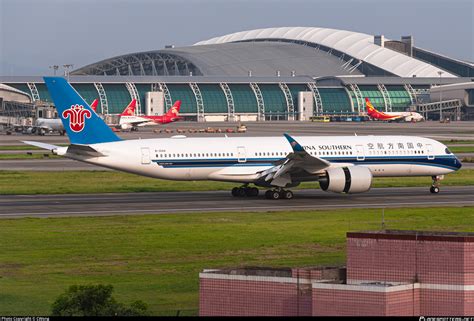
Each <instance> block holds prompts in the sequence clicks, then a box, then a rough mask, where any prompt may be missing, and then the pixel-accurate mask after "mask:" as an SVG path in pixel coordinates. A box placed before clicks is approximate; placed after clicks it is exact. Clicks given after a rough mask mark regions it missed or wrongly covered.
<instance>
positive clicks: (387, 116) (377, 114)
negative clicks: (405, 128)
mask: <svg viewBox="0 0 474 321" xmlns="http://www.w3.org/2000/svg"><path fill="white" fill-rule="evenodd" d="M365 108H366V109H367V115H369V117H371V118H372V119H376V120H385V121H400V120H402V121H407V122H418V121H423V120H425V118H424V117H423V116H421V114H419V113H417V112H414V111H404V112H382V111H378V110H377V109H376V108H375V107H374V105H372V103H371V102H370V100H369V98H367V97H365Z"/></svg>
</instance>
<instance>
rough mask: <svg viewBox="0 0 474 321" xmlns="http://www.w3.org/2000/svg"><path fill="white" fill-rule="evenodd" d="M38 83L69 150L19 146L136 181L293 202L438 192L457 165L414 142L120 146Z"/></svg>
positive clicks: (282, 140)
mask: <svg viewBox="0 0 474 321" xmlns="http://www.w3.org/2000/svg"><path fill="white" fill-rule="evenodd" d="M44 81H45V83H46V86H47V88H48V90H49V92H50V95H51V97H52V99H53V101H54V103H55V105H56V108H57V109H58V112H59V115H60V117H61V119H62V121H63V123H64V127H65V128H66V132H67V135H68V137H69V140H70V145H69V146H66V147H62V146H56V145H52V144H46V143H42V142H33V141H24V143H26V144H29V145H33V146H37V147H40V148H43V149H48V150H50V151H52V153H53V154H56V155H60V156H64V157H67V158H71V159H74V160H78V161H82V162H86V163H89V164H94V165H98V166H102V167H106V168H111V169H116V170H120V171H124V172H128V173H134V174H138V175H142V176H148V177H154V178H160V179H168V180H178V181H190V180H192V181H199V180H203V181H204V180H213V181H225V182H234V183H239V184H241V186H240V187H234V188H233V189H232V193H231V194H232V195H233V196H235V197H243V196H249V197H250V196H257V195H258V194H259V189H258V188H257V187H251V186H250V184H254V185H255V186H258V187H265V188H268V190H267V191H266V193H265V197H266V198H268V199H274V200H276V199H292V198H293V192H292V191H291V190H288V189H287V188H291V187H295V186H297V185H299V184H300V183H301V182H308V181H318V182H319V184H320V186H321V188H322V190H324V191H329V192H334V193H341V194H353V193H363V192H367V191H368V190H370V188H371V185H372V181H373V178H374V177H395V176H402V177H408V176H431V177H432V179H433V183H432V185H431V188H430V192H431V193H439V191H440V181H441V180H442V179H443V178H444V175H446V174H449V173H452V172H455V171H457V170H459V169H460V168H461V166H462V164H461V162H460V161H459V159H458V158H457V157H456V156H455V155H454V154H453V153H451V152H450V151H449V149H448V148H447V147H446V146H445V145H444V144H442V143H440V142H438V141H436V140H432V139H428V138H423V137H414V136H301V137H293V136H290V135H289V134H286V133H285V134H283V135H282V136H281V137H280V136H278V137H226V136H225V137H193V138H187V137H185V136H174V137H171V138H153V139H132V140H122V139H121V138H119V137H118V136H116V135H115V133H114V132H113V131H112V130H111V129H110V128H109V127H108V126H107V125H106V124H105V123H104V122H103V120H102V119H100V117H98V116H97V115H96V114H95V113H93V112H92V111H91V108H90V107H89V106H88V105H87V103H86V102H85V101H84V100H83V99H82V98H81V96H80V95H79V94H78V93H77V92H76V91H75V90H74V88H72V87H71V86H70V85H69V84H68V82H67V81H66V80H65V79H64V78H61V77H45V78H44Z"/></svg>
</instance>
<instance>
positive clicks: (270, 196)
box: [265, 190, 272, 199]
mask: <svg viewBox="0 0 474 321" xmlns="http://www.w3.org/2000/svg"><path fill="white" fill-rule="evenodd" d="M265 198H266V199H271V198H272V191H271V190H268V191H266V192H265Z"/></svg>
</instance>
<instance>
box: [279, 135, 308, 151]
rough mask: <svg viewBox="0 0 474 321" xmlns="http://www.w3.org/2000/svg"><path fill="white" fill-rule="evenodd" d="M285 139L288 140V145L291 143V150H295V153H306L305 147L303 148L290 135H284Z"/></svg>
mask: <svg viewBox="0 0 474 321" xmlns="http://www.w3.org/2000/svg"><path fill="white" fill-rule="evenodd" d="M283 136H285V138H286V139H287V140H288V143H290V145H291V148H293V151H294V152H304V148H303V146H301V145H300V144H299V143H298V142H297V141H296V140H295V139H294V138H293V137H291V136H290V135H288V134H287V133H285V134H283Z"/></svg>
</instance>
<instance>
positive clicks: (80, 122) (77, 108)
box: [63, 104, 91, 133]
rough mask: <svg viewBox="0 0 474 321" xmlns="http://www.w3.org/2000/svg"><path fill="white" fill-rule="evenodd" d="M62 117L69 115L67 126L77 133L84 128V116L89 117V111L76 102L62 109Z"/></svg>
mask: <svg viewBox="0 0 474 321" xmlns="http://www.w3.org/2000/svg"><path fill="white" fill-rule="evenodd" d="M63 117H64V118H68V117H69V128H71V130H72V131H73V132H75V133H79V132H81V131H82V130H83V129H84V125H85V120H86V118H91V112H90V111H89V110H88V109H84V106H82V105H77V104H76V105H72V106H71V108H69V109H66V110H65V111H63Z"/></svg>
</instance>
